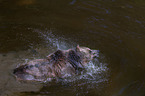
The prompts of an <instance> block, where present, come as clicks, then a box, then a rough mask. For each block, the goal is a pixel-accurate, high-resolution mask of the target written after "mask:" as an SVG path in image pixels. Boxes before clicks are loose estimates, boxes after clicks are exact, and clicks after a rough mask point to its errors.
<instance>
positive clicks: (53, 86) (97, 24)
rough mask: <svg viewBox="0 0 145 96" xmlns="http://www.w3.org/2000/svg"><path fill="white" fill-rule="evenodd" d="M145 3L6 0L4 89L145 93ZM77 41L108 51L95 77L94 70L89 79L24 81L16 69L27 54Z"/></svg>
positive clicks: (0, 83)
mask: <svg viewBox="0 0 145 96" xmlns="http://www.w3.org/2000/svg"><path fill="white" fill-rule="evenodd" d="M144 4H145V1H144V0H134V1H126V0H104V1H101V0H68V1H66V0H61V1H60V0H53V1H50V0H42V1H40V0H14V1H10V0H1V1H0V5H1V6H0V76H1V78H0V95H3V96H5V95H10V96H16V95H17V96H36V95H39V96H44V95H55V96H56V95H64V94H65V95H66V96H70V95H72V96H75V95H76V96H80V95H90V96H96V95H98V96H144V95H145V92H144V89H145V84H144V81H145V75H144V73H145V65H144V63H145V60H144V58H145V50H144V49H145V44H144V42H145V32H144V29H145V18H144V17H145V14H144V10H145V7H144ZM77 44H79V45H81V46H86V47H89V48H91V49H99V50H100V51H101V53H102V54H103V56H105V58H103V59H101V60H100V61H99V62H102V63H99V64H101V66H102V67H100V66H99V65H96V66H97V67H96V68H102V69H96V70H97V71H95V70H93V69H92V66H91V67H90V69H88V72H91V71H93V72H94V74H93V77H95V79H93V77H91V75H92V74H91V75H90V77H89V79H86V78H83V77H82V79H77V77H76V78H75V80H74V81H73V80H72V82H65V80H64V81H63V80H62V81H61V82H51V83H48V84H46V83H45V84H40V83H39V84H38V83H32V82H29V83H24V82H18V81H16V80H15V78H13V75H12V74H11V73H12V70H13V69H14V68H15V67H16V66H17V65H19V64H21V63H23V62H25V60H27V59H28V60H32V59H35V58H43V57H45V56H46V55H48V54H49V53H51V52H54V51H55V50H56V49H68V48H73V47H74V46H76V45H77ZM103 56H102V57H103ZM104 59H105V60H104ZM104 62H105V63H104ZM106 63H107V64H106ZM104 69H105V71H103V70H104ZM98 70H101V73H99V71H98ZM88 74H89V73H88ZM81 76H83V75H81ZM85 76H86V77H87V76H89V75H87V74H85ZM78 78H81V77H78ZM102 78H103V79H102ZM67 80H68V79H67ZM70 80H71V79H70ZM103 80H104V81H103ZM101 81H102V82H101ZM28 85H31V86H30V87H29V88H28ZM42 85H43V87H42ZM44 85H45V86H44ZM37 86H39V87H37ZM41 87H42V88H41Z"/></svg>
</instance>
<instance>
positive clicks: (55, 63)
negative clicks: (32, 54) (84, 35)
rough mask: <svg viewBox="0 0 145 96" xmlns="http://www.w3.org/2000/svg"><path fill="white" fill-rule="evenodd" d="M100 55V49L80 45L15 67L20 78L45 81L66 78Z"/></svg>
mask: <svg viewBox="0 0 145 96" xmlns="http://www.w3.org/2000/svg"><path fill="white" fill-rule="evenodd" d="M95 57H98V50H91V49H89V48H87V47H79V46H77V47H76V49H69V50H57V51H56V52H54V53H52V54H50V55H48V56H47V58H46V59H35V60H32V61H30V62H28V63H26V64H23V65H21V66H19V67H17V68H16V69H14V72H13V73H14V74H15V76H16V78H17V79H18V80H34V81H45V80H47V79H48V78H50V79H53V78H64V77H66V76H72V75H75V74H77V73H78V72H79V71H82V70H83V69H84V68H85V67H87V64H88V63H89V62H90V61H91V60H93V59H94V58H95Z"/></svg>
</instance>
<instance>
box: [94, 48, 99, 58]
mask: <svg viewBox="0 0 145 96" xmlns="http://www.w3.org/2000/svg"><path fill="white" fill-rule="evenodd" d="M93 55H94V56H93V58H97V57H99V50H93Z"/></svg>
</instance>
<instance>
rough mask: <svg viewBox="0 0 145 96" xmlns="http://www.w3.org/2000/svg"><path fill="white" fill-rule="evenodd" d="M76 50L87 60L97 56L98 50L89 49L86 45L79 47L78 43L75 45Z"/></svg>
mask: <svg viewBox="0 0 145 96" xmlns="http://www.w3.org/2000/svg"><path fill="white" fill-rule="evenodd" d="M76 52H77V53H78V54H80V55H81V56H82V57H83V58H85V59H87V60H89V61H90V60H92V59H94V58H97V57H99V50H91V49H90V48H88V47H80V46H79V45H77V47H76Z"/></svg>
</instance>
